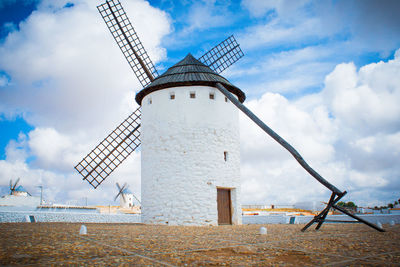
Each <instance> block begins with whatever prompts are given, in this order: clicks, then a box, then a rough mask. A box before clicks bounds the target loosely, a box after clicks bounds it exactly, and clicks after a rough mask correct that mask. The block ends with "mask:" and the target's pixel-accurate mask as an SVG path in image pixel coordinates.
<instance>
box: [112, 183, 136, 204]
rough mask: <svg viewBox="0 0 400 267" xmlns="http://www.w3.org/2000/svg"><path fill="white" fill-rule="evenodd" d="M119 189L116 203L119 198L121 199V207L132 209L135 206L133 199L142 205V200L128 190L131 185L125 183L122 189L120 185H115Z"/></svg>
mask: <svg viewBox="0 0 400 267" xmlns="http://www.w3.org/2000/svg"><path fill="white" fill-rule="evenodd" d="M115 185H116V186H117V189H118V194H117V195H116V196H115V198H114V201H115V200H117V198H118V197H119V196H121V197H120V203H121V204H120V206H121V207H122V208H131V207H133V206H134V204H133V198H135V199H136V201H137V202H139V204H140V200H139V199H138V198H137V197H136V196H135V195H134V194H133V193H132V192H131V191H130V190H129V189H128V188H129V185H127V183H125V184H124V185H123V186H122V187H121V186H120V185H119V183H115Z"/></svg>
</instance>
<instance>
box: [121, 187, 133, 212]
mask: <svg viewBox="0 0 400 267" xmlns="http://www.w3.org/2000/svg"><path fill="white" fill-rule="evenodd" d="M119 201H120V206H121V208H132V207H133V206H134V203H133V193H132V192H131V191H130V190H129V189H127V188H125V189H124V190H123V191H122V192H121V195H120V197H119Z"/></svg>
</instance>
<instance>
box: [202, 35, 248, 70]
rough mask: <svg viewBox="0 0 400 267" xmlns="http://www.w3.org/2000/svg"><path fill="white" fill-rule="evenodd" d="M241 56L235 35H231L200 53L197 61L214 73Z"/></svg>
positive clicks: (225, 67)
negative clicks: (202, 53)
mask: <svg viewBox="0 0 400 267" xmlns="http://www.w3.org/2000/svg"><path fill="white" fill-rule="evenodd" d="M243 56H244V54H243V52H242V50H241V49H240V46H239V44H238V43H237V42H236V39H235V37H233V35H231V36H230V37H228V38H227V39H225V40H224V41H222V42H221V43H219V44H218V45H216V46H215V47H214V48H212V49H211V50H210V51H208V52H207V53H205V54H204V55H202V56H201V57H200V58H199V61H200V62H201V63H203V64H205V65H207V66H208V67H209V68H210V69H212V70H213V71H215V72H216V73H221V72H223V71H224V70H225V69H227V68H228V67H229V66H231V65H232V64H233V63H235V62H236V61H238V60H239V59H240V58H241V57H243Z"/></svg>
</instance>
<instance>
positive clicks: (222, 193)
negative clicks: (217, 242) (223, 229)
mask: <svg viewBox="0 0 400 267" xmlns="http://www.w3.org/2000/svg"><path fill="white" fill-rule="evenodd" d="M217 209H218V224H232V213H231V190H229V189H221V188H217Z"/></svg>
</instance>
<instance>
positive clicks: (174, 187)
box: [141, 86, 241, 225]
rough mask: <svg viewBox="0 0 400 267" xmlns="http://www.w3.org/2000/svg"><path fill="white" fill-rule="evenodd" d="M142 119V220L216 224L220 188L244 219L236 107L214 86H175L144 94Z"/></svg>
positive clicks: (236, 216)
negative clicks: (171, 97)
mask: <svg viewBox="0 0 400 267" xmlns="http://www.w3.org/2000/svg"><path fill="white" fill-rule="evenodd" d="M191 92H195V94H196V98H194V99H192V98H190V93H191ZM210 93H213V94H214V96H215V99H214V100H212V99H210V98H209V94H210ZM171 94H174V95H175V99H173V100H172V99H170V95H171ZM150 103H151V104H150ZM141 123H142V125H141V143H142V155H141V157H142V167H141V171H142V221H143V222H144V223H151V224H169V225H217V224H218V213H217V187H225V188H232V194H231V199H232V205H233V216H232V217H233V218H232V222H233V223H234V224H241V207H240V146H239V122H238V110H237V109H236V107H235V106H234V105H233V104H232V103H230V102H229V100H228V102H226V101H225V96H224V95H222V93H220V92H219V91H218V90H217V89H216V88H213V87H207V86H191V87H174V88H169V89H164V90H159V91H156V92H153V93H151V94H149V95H147V96H146V97H144V99H143V101H142V122H141ZM224 151H227V152H228V159H227V161H225V160H224Z"/></svg>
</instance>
